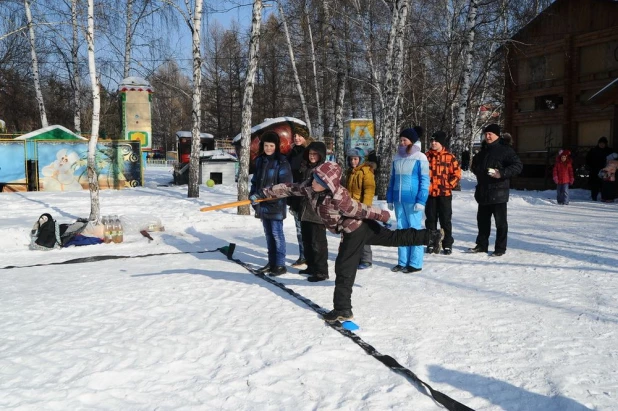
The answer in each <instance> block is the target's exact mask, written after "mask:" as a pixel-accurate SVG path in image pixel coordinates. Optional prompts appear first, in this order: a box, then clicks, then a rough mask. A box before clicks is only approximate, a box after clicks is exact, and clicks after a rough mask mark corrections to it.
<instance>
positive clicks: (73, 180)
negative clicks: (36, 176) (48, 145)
mask: <svg viewBox="0 0 618 411" xmlns="http://www.w3.org/2000/svg"><path fill="white" fill-rule="evenodd" d="M78 161H79V155H78V154H77V153H76V152H75V151H69V150H67V149H62V150H58V152H57V153H56V161H54V162H52V163H51V164H49V165H47V166H45V167H43V170H42V174H43V178H42V179H41V182H42V189H43V190H45V191H75V190H82V186H81V184H80V183H79V181H78V177H77V176H75V174H74V173H75V169H76V168H77V162H78Z"/></svg>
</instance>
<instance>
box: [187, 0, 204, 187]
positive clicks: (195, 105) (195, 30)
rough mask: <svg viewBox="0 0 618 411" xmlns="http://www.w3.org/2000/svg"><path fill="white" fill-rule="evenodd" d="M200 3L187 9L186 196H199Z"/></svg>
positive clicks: (197, 1) (200, 120)
mask: <svg viewBox="0 0 618 411" xmlns="http://www.w3.org/2000/svg"><path fill="white" fill-rule="evenodd" d="M202 5H203V0H195V10H194V11H193V13H191V12H190V11H189V15H190V17H191V23H190V28H191V32H192V35H193V36H192V51H193V96H192V109H191V120H192V126H191V157H190V160H189V184H188V193H187V197H189V198H198V197H199V196H200V185H199V178H200V176H199V174H200V146H201V144H200V143H201V139H200V135H201V133H200V126H201V122H202V47H201V34H200V33H201V31H202Z"/></svg>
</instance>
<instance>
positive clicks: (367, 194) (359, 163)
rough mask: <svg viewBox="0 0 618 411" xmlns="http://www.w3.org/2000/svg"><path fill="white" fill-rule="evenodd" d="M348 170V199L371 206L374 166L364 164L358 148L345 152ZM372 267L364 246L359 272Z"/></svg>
mask: <svg viewBox="0 0 618 411" xmlns="http://www.w3.org/2000/svg"><path fill="white" fill-rule="evenodd" d="M347 163H348V166H349V168H348V170H347V171H346V178H345V181H346V189H347V190H348V192H349V193H350V197H352V198H353V199H354V200H357V201H360V202H361V203H363V204H366V205H368V206H370V205H372V204H373V197H374V195H375V191H376V182H375V176H374V170H375V164H374V163H371V162H367V163H366V162H365V152H364V151H363V150H362V149H360V148H353V149H351V150H349V151H348V152H347ZM372 265H373V255H372V252H371V246H370V245H367V244H366V245H365V246H364V248H363V253H362V255H361V260H360V264H359V265H358V269H359V270H364V269H366V268H369V267H371V266H372Z"/></svg>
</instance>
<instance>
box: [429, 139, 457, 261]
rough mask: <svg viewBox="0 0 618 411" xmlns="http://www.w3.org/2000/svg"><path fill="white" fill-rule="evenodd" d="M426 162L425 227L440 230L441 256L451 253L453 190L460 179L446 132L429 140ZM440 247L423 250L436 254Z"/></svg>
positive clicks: (435, 246) (437, 245) (438, 245)
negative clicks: (427, 184)
mask: <svg viewBox="0 0 618 411" xmlns="http://www.w3.org/2000/svg"><path fill="white" fill-rule="evenodd" d="M426 155H427V160H428V161H429V198H428V199H427V204H426V206H425V217H426V220H425V227H426V228H427V229H430V230H436V229H437V228H438V220H439V221H440V227H441V228H442V229H443V230H444V239H443V240H442V244H441V246H442V248H443V250H444V251H443V253H444V254H446V255H450V254H451V253H452V252H453V241H454V240H453V226H452V224H451V218H452V215H453V207H452V202H453V189H454V188H455V187H457V184H459V180H460V179H461V168H460V167H459V162H458V161H457V158H456V157H455V156H454V155H453V154H451V153H450V152H448V151H447V150H446V133H445V132H443V131H436V132H435V133H434V134H433V136H432V137H431V150H429V151H428V152H427V153H426ZM439 252H440V244H436V245H434V246H431V245H430V246H428V247H427V253H435V254H438V253H439Z"/></svg>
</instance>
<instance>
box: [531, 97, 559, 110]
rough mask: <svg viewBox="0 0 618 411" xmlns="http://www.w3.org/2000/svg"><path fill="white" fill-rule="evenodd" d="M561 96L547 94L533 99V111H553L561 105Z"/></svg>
mask: <svg viewBox="0 0 618 411" xmlns="http://www.w3.org/2000/svg"><path fill="white" fill-rule="evenodd" d="M563 103H564V102H563V99H562V96H560V95H558V94H548V95H545V96H538V97H535V98H534V110H535V111H542V110H555V109H557V108H558V107H559V106H562V104H563Z"/></svg>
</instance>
